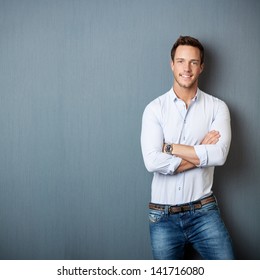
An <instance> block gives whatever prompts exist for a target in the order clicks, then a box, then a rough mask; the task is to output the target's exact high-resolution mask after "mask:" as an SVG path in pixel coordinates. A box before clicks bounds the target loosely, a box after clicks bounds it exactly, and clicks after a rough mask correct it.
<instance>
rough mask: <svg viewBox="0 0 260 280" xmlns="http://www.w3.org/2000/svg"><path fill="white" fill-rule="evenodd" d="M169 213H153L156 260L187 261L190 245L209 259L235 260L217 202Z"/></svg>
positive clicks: (152, 223)
mask: <svg viewBox="0 0 260 280" xmlns="http://www.w3.org/2000/svg"><path fill="white" fill-rule="evenodd" d="M165 212H166V211H165ZM165 212H164V211H158V210H150V212H149V221H150V236H151V244H152V250H153V256H154V259H160V260H177V259H183V257H184V249H185V245H187V244H190V245H192V246H193V248H194V249H195V250H196V251H197V252H198V253H199V254H200V255H201V257H202V258H203V259H205V260H210V259H211V260H225V259H234V254H233V249H232V244H231V239H230V236H229V234H228V231H227V229H226V227H225V225H224V223H223V221H222V219H221V216H220V212H219V208H218V205H217V203H216V202H212V203H209V204H207V205H204V206H203V207H202V208H201V209H198V210H192V211H187V212H183V213H178V214H172V215H170V214H168V213H165Z"/></svg>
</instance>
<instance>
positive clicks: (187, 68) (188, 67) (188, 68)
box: [184, 62, 191, 72]
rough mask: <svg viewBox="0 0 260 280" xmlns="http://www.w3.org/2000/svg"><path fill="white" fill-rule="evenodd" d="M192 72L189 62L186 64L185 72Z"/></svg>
mask: <svg viewBox="0 0 260 280" xmlns="http://www.w3.org/2000/svg"><path fill="white" fill-rule="evenodd" d="M190 70H191V66H190V63H189V62H186V63H184V71H187V72H189V71H190Z"/></svg>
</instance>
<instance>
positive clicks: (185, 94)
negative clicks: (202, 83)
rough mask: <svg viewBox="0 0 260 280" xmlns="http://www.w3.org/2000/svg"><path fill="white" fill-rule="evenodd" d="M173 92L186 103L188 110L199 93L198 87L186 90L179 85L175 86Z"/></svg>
mask: <svg viewBox="0 0 260 280" xmlns="http://www.w3.org/2000/svg"><path fill="white" fill-rule="evenodd" d="M173 90H174V92H175V94H176V95H177V97H178V98H179V99H181V100H182V101H184V102H185V104H186V107H187V108H188V107H189V105H190V102H191V100H192V99H193V98H194V97H195V95H196V93H197V90H198V85H196V86H193V87H192V88H184V87H180V86H179V85H178V84H177V85H176V84H174V85H173Z"/></svg>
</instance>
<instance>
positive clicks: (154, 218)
mask: <svg viewBox="0 0 260 280" xmlns="http://www.w3.org/2000/svg"><path fill="white" fill-rule="evenodd" d="M163 216H164V212H162V211H159V210H150V212H149V221H150V223H153V224H154V223H158V222H160V221H161V219H162V218H163Z"/></svg>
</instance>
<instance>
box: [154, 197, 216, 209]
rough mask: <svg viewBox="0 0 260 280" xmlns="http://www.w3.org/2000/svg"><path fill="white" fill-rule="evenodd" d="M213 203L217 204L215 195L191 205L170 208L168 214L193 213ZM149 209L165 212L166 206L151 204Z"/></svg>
mask: <svg viewBox="0 0 260 280" xmlns="http://www.w3.org/2000/svg"><path fill="white" fill-rule="evenodd" d="M211 202H216V199H215V197H214V195H211V196H208V197H206V198H203V199H201V200H196V201H194V202H191V203H185V204H181V205H174V206H168V213H169V214H177V213H181V212H186V211H191V210H193V209H200V208H201V207H202V206H203V205H206V204H208V203H211ZM149 208H150V209H152V210H159V211H165V208H166V206H165V205H162V204H154V203H149Z"/></svg>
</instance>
